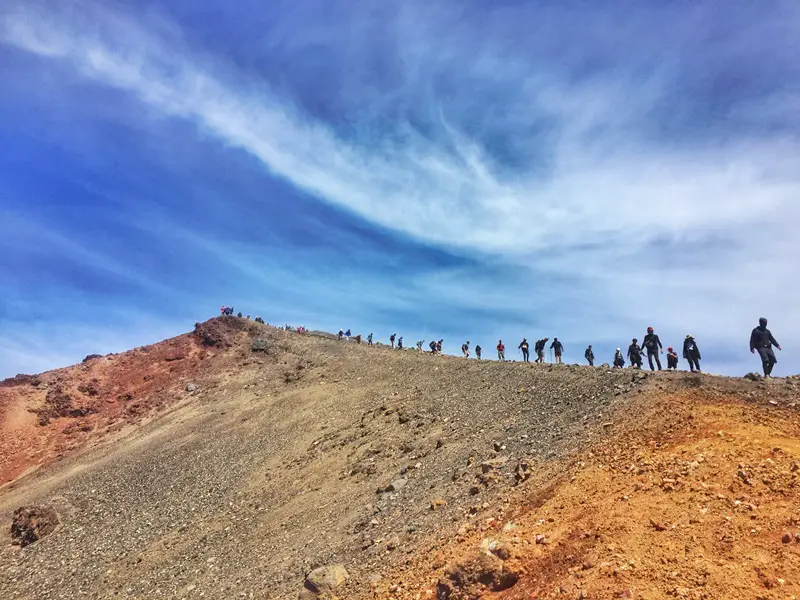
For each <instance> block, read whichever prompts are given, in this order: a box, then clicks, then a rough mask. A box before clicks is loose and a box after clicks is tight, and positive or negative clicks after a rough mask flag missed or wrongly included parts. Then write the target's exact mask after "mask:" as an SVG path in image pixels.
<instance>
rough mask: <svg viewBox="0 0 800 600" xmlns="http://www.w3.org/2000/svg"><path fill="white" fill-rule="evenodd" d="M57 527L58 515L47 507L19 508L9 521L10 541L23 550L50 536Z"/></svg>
mask: <svg viewBox="0 0 800 600" xmlns="http://www.w3.org/2000/svg"><path fill="white" fill-rule="evenodd" d="M56 525H58V515H57V514H56V511H55V510H53V509H52V508H51V507H49V506H21V507H20V508H18V509H17V510H15V511H14V516H13V518H12V520H11V539H12V541H13V543H15V544H19V545H20V546H22V547H23V548H24V547H25V546H27V545H29V544H33V543H34V542H38V541H39V540H40V539H42V538H43V537H45V536H47V535H50V534H51V533H53V531H54V530H55V528H56Z"/></svg>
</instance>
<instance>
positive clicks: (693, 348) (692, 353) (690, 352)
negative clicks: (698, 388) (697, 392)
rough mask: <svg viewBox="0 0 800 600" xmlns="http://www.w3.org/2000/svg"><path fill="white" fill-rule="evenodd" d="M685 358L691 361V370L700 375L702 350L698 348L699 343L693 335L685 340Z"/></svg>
mask: <svg viewBox="0 0 800 600" xmlns="http://www.w3.org/2000/svg"><path fill="white" fill-rule="evenodd" d="M683 358H685V359H686V360H688V361H689V370H690V371H691V372H692V373H694V372H695V370H696V371H697V372H698V373H700V359H701V358H702V357H701V356H700V348H698V347H697V342H695V341H694V338H693V337H692V336H691V335H687V336H686V339H685V340H683Z"/></svg>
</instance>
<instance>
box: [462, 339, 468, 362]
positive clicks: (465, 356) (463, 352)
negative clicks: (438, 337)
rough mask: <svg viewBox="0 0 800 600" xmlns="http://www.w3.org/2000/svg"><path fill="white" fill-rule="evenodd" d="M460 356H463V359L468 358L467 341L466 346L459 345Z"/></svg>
mask: <svg viewBox="0 0 800 600" xmlns="http://www.w3.org/2000/svg"><path fill="white" fill-rule="evenodd" d="M461 354H463V355H464V358H469V340H467V343H466V344H461Z"/></svg>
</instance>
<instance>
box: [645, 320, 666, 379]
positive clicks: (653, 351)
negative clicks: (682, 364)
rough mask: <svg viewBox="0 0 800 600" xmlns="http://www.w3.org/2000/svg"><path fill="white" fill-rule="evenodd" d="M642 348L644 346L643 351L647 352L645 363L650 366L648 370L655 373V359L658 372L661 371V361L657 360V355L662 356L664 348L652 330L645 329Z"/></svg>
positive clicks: (650, 328) (649, 328)
mask: <svg viewBox="0 0 800 600" xmlns="http://www.w3.org/2000/svg"><path fill="white" fill-rule="evenodd" d="M642 346H644V349H645V351H646V352H647V362H648V363H649V364H650V370H651V371H655V370H656V369H655V367H654V366H653V358H655V359H656V364H657V365H658V370H659V371H660V370H661V360H660V359H659V358H658V353H659V352H660V353H661V354H664V346H662V345H661V340H660V339H658V335H656V334H655V333H653V328H652V327H648V328H647V335H646V336H644V341H643V342H642Z"/></svg>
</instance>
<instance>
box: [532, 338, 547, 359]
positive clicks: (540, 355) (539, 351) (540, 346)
mask: <svg viewBox="0 0 800 600" xmlns="http://www.w3.org/2000/svg"><path fill="white" fill-rule="evenodd" d="M549 339H550V338H543V339H541V340H539V341H538V342H536V346H535V347H534V349H535V350H536V361H535V362H538V363H544V347H545V346H546V345H547V342H548V341H549Z"/></svg>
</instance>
